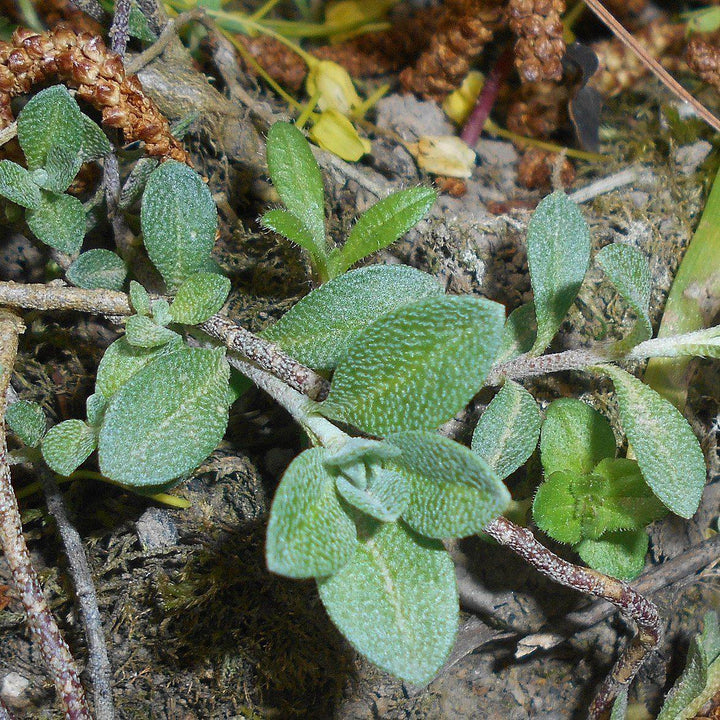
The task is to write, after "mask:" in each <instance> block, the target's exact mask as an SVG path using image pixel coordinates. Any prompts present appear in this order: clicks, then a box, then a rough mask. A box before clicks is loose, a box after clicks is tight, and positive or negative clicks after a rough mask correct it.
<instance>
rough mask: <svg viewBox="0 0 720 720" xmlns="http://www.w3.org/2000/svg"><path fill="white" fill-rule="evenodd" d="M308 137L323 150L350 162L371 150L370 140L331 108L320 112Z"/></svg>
mask: <svg viewBox="0 0 720 720" xmlns="http://www.w3.org/2000/svg"><path fill="white" fill-rule="evenodd" d="M310 137H311V138H312V139H313V141H314V142H315V143H317V144H318V145H319V146H320V147H321V148H323V150H328V151H330V152H331V153H335V155H337V156H338V157H341V158H342V159H343V160H349V161H350V162H356V161H357V160H359V159H360V158H361V157H362V156H363V155H365V154H367V153H369V152H370V150H372V145H371V144H370V141H369V140H367V139H366V138H361V137H360V136H359V135H358V132H357V130H356V129H355V128H354V127H353V124H352V123H351V122H350V121H349V120H348V119H347V118H346V117H345V116H344V115H343V114H341V113H339V112H338V111H337V110H334V109H332V108H331V109H330V110H325V112H322V113H320V117H319V118H318V119H317V121H316V122H315V124H314V125H313V127H312V129H311V130H310Z"/></svg>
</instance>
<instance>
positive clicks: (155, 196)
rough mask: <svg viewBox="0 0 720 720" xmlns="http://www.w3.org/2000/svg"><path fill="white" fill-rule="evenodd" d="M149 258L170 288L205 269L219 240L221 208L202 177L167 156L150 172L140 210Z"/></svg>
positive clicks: (174, 288) (176, 286) (172, 288)
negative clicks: (216, 238)
mask: <svg viewBox="0 0 720 720" xmlns="http://www.w3.org/2000/svg"><path fill="white" fill-rule="evenodd" d="M140 221H141V225H142V232H143V239H144V242H145V247H146V249H147V252H148V255H149V256H150V260H152V262H153V265H155V267H156V268H157V269H158V270H159V271H160V274H161V275H162V276H163V279H164V280H165V284H166V285H167V286H168V289H169V290H171V291H172V290H176V289H177V288H178V287H180V285H182V283H183V282H184V281H185V280H186V279H187V278H188V277H190V275H192V274H194V273H196V272H200V271H201V270H204V269H205V265H206V263H207V261H208V259H209V258H210V253H211V252H212V249H213V246H214V244H215V231H216V229H217V210H216V208H215V202H214V201H213V199H212V195H211V194H210V190H209V189H208V187H207V185H206V184H205V183H204V182H203V181H202V178H201V177H200V176H199V175H198V174H197V173H196V172H195V171H194V170H191V169H190V168H189V167H188V166H187V165H184V164H183V163H180V162H176V161H175V160H168V161H167V162H165V163H163V164H162V165H160V167H158V168H157V169H156V170H154V171H153V172H152V174H151V175H150V178H149V179H148V181H147V185H146V186H145V193H144V194H143V200H142V209H141V211H140Z"/></svg>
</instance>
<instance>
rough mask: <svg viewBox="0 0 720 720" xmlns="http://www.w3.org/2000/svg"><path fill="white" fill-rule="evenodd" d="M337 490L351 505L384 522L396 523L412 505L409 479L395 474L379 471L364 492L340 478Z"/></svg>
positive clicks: (393, 472) (385, 470)
mask: <svg viewBox="0 0 720 720" xmlns="http://www.w3.org/2000/svg"><path fill="white" fill-rule="evenodd" d="M337 490H338V492H339V493H340V494H341V495H342V496H343V498H344V499H345V500H346V501H347V502H348V503H350V505H352V506H353V507H356V508H357V509H358V510H360V511H361V512H364V513H365V514H366V515H370V517H373V518H375V519H376V520H381V521H382V522H392V521H393V520H397V519H398V518H399V517H400V515H401V513H402V512H403V511H404V510H405V508H406V507H407V505H408V503H409V502H410V484H409V482H408V478H407V477H406V475H405V474H404V473H402V472H397V471H394V470H387V469H376V470H375V472H374V473H373V477H372V479H371V482H370V483H369V484H368V485H367V488H365V489H363V488H360V487H358V486H357V485H355V484H353V483H352V482H350V481H349V480H348V479H346V478H345V477H343V476H342V475H340V476H339V477H338V479H337Z"/></svg>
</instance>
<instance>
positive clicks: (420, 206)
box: [262, 122, 436, 282]
mask: <svg viewBox="0 0 720 720" xmlns="http://www.w3.org/2000/svg"><path fill="white" fill-rule="evenodd" d="M267 161H268V168H269V171H270V177H271V178H272V181H273V185H274V186H275V189H276V190H277V193H278V195H279V196H280V199H281V200H282V201H283V204H284V205H285V209H280V208H277V209H275V210H270V211H269V212H267V213H265V215H263V217H262V224H263V225H264V226H265V227H266V228H268V229H269V230H273V231H275V232H276V233H279V234H280V235H283V236H285V237H286V238H288V240H290V241H292V242H294V243H297V244H298V245H300V247H302V248H303V249H304V250H306V251H307V253H308V255H309V256H310V261H311V264H312V266H313V268H314V270H315V272H316V273H317V275H318V277H319V279H320V280H321V281H322V282H324V281H326V280H328V279H330V278H334V277H337V276H338V275H341V274H342V273H344V272H345V271H346V270H348V269H349V268H351V267H352V266H353V265H354V264H355V263H356V262H358V261H360V260H362V259H363V258H364V257H366V256H367V255H370V254H371V253H374V252H377V251H378V250H382V249H383V248H385V247H387V246H388V245H391V244H392V243H394V242H395V241H396V240H397V239H398V238H399V237H401V236H402V235H404V234H405V233H406V232H407V231H408V230H409V229H410V228H411V227H413V226H414V225H416V224H417V223H418V222H419V221H420V220H421V219H422V218H423V217H424V216H425V215H426V214H427V212H428V210H429V209H430V207H431V206H432V204H433V202H435V197H436V193H435V191H434V190H432V189H431V188H426V187H415V188H408V189H406V190H400V191H398V192H395V193H393V194H392V195H390V196H389V197H386V198H384V199H383V200H380V201H379V202H378V203H376V204H375V205H373V206H372V207H371V208H369V209H368V210H367V211H366V212H365V213H363V215H361V216H360V218H359V219H358V221H357V222H356V223H355V225H354V226H353V227H352V228H351V230H350V233H349V234H348V237H347V239H346V240H345V243H344V245H343V246H342V247H336V248H333V249H330V248H329V247H328V242H327V237H326V233H325V191H324V189H323V182H322V176H321V174H320V168H319V167H318V164H317V162H316V161H315V158H314V157H313V154H312V150H311V148H310V144H309V143H308V142H307V140H306V139H305V137H304V135H303V134H302V132H300V130H298V129H297V128H296V127H295V126H294V125H291V124H289V123H285V122H278V123H275V124H274V125H273V126H272V127H271V128H270V132H269V133H268V142H267Z"/></svg>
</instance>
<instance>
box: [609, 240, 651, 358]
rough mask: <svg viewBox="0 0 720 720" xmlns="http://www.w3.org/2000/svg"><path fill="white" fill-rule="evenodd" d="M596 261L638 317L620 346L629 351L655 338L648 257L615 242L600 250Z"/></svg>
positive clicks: (630, 247)
mask: <svg viewBox="0 0 720 720" xmlns="http://www.w3.org/2000/svg"><path fill="white" fill-rule="evenodd" d="M595 259H596V260H597V263H598V265H600V267H601V268H602V269H603V272H604V273H605V275H607V278H608V280H610V282H611V283H612V284H613V285H614V286H615V289H616V290H617V291H618V293H620V296H621V297H622V298H623V300H624V301H625V302H626V303H627V304H628V305H629V306H630V309H631V310H632V311H633V312H634V313H635V316H636V318H637V320H636V324H635V328H634V329H633V331H632V332H631V333H630V335H628V337H626V338H624V339H623V340H622V341H621V347H622V348H623V349H629V348H631V347H633V346H634V345H637V344H638V343H640V342H642V341H643V340H647V339H648V338H650V337H652V326H651V325H650V316H649V314H648V313H649V308H650V291H651V288H652V277H651V275H650V267H649V265H648V262H647V259H646V258H645V256H644V255H643V254H642V253H641V252H640V251H639V250H638V249H637V248H634V247H632V246H630V245H624V244H622V243H614V244H612V245H607V246H606V247H604V248H603V249H602V250H600V252H599V253H598V254H597V255H596V256H595Z"/></svg>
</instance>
